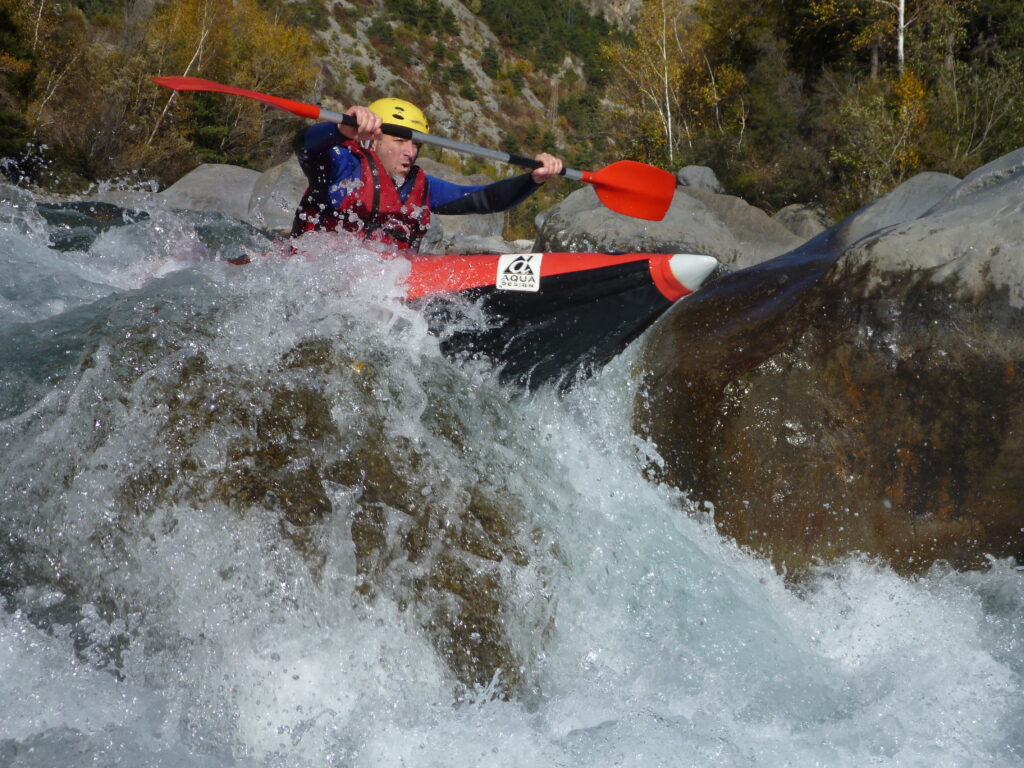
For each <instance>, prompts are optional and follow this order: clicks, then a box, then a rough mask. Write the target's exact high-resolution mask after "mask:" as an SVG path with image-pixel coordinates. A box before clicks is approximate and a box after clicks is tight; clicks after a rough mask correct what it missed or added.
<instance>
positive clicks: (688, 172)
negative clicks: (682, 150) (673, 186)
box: [676, 165, 725, 195]
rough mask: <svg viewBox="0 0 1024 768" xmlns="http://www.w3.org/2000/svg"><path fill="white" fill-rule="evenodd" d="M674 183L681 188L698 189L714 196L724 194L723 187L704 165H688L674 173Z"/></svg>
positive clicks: (713, 173) (712, 172)
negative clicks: (676, 182) (677, 183)
mask: <svg viewBox="0 0 1024 768" xmlns="http://www.w3.org/2000/svg"><path fill="white" fill-rule="evenodd" d="M676 181H678V182H679V186H681V187H690V188H692V189H700V190H703V191H704V192H713V193H714V194H716V195H722V194H725V187H723V186H722V182H720V181H719V180H718V177H717V176H716V175H715V172H714V171H713V170H711V169H710V168H708V167H707V166H706V165H688V166H686V167H685V168H680V169H679V170H678V171H677V172H676Z"/></svg>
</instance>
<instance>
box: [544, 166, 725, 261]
mask: <svg viewBox="0 0 1024 768" xmlns="http://www.w3.org/2000/svg"><path fill="white" fill-rule="evenodd" d="M535 247H536V249H537V250H538V251H575V252H587V251H596V252H612V253H614V252H616V251H618V252H645V253H702V254H706V255H708V256H714V257H715V258H717V259H718V260H719V261H720V262H722V263H723V264H728V265H732V264H736V263H737V262H738V261H739V260H740V259H741V250H740V243H739V241H738V240H737V238H736V236H735V235H733V233H732V232H731V231H730V230H729V228H728V227H727V226H726V225H725V224H724V223H723V222H722V220H721V219H720V218H718V216H716V215H715V214H714V213H713V212H712V211H711V210H710V209H709V208H708V207H707V206H706V205H705V204H704V203H702V202H701V201H699V200H697V199H696V198H695V197H693V196H692V195H685V194H678V190H677V194H676V195H675V197H674V199H673V200H672V205H671V206H670V207H669V210H668V213H667V214H665V218H664V219H662V220H661V221H644V220H642V219H634V218H631V217H629V216H623V215H621V214H618V213H615V212H614V211H612V210H609V209H608V208H606V207H605V206H604V204H603V203H601V201H600V200H598V198H597V194H596V193H595V192H594V190H593V188H591V187H590V186H585V187H582V188H581V189H578V190H576V191H575V192H573V193H572V194H570V195H569V196H568V197H566V198H565V199H564V200H563V201H562V202H561V203H559V204H558V205H557V206H555V207H554V208H552V209H551V210H550V211H548V212H547V214H546V215H545V216H544V219H543V223H542V225H541V228H540V231H539V232H538V235H537V242H536V245H535Z"/></svg>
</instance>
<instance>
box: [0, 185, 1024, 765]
mask: <svg viewBox="0 0 1024 768" xmlns="http://www.w3.org/2000/svg"><path fill="white" fill-rule="evenodd" d="M20 205H21V206H22V207H21V208H20V209H19V211H20V214H19V215H18V216H15V215H13V214H10V215H8V216H7V217H6V218H3V217H0V237H5V238H7V240H5V242H6V243H8V245H9V247H10V249H11V250H10V252H9V254H8V258H9V259H11V263H12V264H19V263H20V264H24V265H27V266H26V268H29V267H31V268H36V267H37V265H38V264H40V263H43V262H46V263H48V264H49V265H50V268H51V270H52V271H53V272H54V273H60V274H59V277H60V278H62V279H61V280H55V281H54V282H53V283H52V284H51V286H52V287H51V291H52V295H51V296H42V295H28V294H22V295H12V296H11V299H10V300H11V302H12V308H11V315H10V316H9V317H8V318H7V319H8V321H17V322H15V323H13V324H11V323H9V325H8V330H7V331H5V333H7V334H8V335H6V336H3V337H2V339H0V340H4V343H7V344H13V343H14V341H13V340H14V339H19V340H21V342H19V343H20V346H18V348H17V349H15V350H13V351H12V350H11V349H6V350H2V352H3V355H4V356H5V358H4V359H8V358H9V359H11V360H15V359H21V358H30V357H32V356H36V358H41V359H37V360H35V361H33V362H32V363H31V364H28V363H26V364H25V365H24V366H23V368H22V369H19V372H18V373H17V376H18V378H14V374H13V373H4V374H3V375H2V376H0V381H3V382H8V381H10V382H18V383H17V385H15V384H11V385H10V387H8V386H7V385H6V384H5V386H4V388H2V389H0V402H2V404H3V406H4V408H6V409H7V410H6V411H5V413H7V414H8V415H7V416H6V418H4V419H3V420H2V421H0V459H2V466H3V469H2V470H0V478H2V481H0V534H2V535H0V546H2V552H0V554H2V556H3V558H4V560H3V564H2V565H0V589H2V594H3V597H4V601H5V602H4V605H5V608H6V610H5V611H3V612H0V702H2V706H0V766H2V767H3V768H13V767H14V766H70V765H87V764H90V765H91V764H103V765H124V766H143V765H145V766H186V765H187V766H196V765H199V766H207V765H208V766H229V765H244V766H250V765H251V766H310V765H322V766H384V765H387V766H392V765H416V766H432V765H437V766H442V765H445V766H447V765H467V766H472V765H480V766H483V765H488V766H491V765H508V766H537V765H565V766H576V765H579V766H612V765H635V766H657V765H666V766H669V765H671V766H690V765H693V766H781V765H791V766H830V768H834V767H836V766H850V767H851V768H852V767H853V766H858V767H860V766H865V765H880V766H1007V765H1020V764H1024V759H1022V756H1024V708H1022V705H1021V703H1020V701H1021V695H1020V694H1021V687H1022V686H1021V674H1022V672H1024V669H1022V666H1024V662H1022V661H1021V659H1022V658H1024V654H1022V653H1021V650H1022V647H1024V629H1022V622H1021V616H1022V608H1024V579H1022V576H1021V573H1020V571H1019V570H1017V569H1015V568H1014V567H1012V566H1011V565H1009V564H1007V563H993V567H992V568H991V569H990V570H989V571H987V572H985V573H971V574H958V573H955V572H950V571H947V570H943V569H939V568H937V569H935V570H934V571H933V572H932V573H931V574H929V575H928V576H925V577H922V578H919V579H914V580H910V579H905V578H901V577H898V576H896V575H894V574H893V573H891V572H890V571H888V570H887V569H885V568H884V567H881V566H879V565H878V564H875V563H872V562H870V561H867V560H863V559H852V560H850V561H848V562H845V563H840V564H836V565H832V566H830V567H828V568H822V569H821V570H820V572H819V573H817V574H816V576H815V577H814V578H813V579H811V580H810V581H809V582H808V583H806V584H803V585H801V586H800V587H799V588H795V589H794V588H789V587H787V586H786V585H785V584H784V583H783V581H782V579H781V578H780V577H779V576H778V575H777V574H775V572H774V571H773V570H772V569H771V568H770V567H769V566H768V565H767V564H766V563H764V562H763V561H761V560H758V559H756V558H754V557H752V556H750V555H749V554H748V553H745V552H742V551H740V550H738V549H737V548H736V547H735V546H733V545H732V544H731V543H730V542H728V541H726V540H723V539H722V538H721V537H720V536H718V534H717V533H716V532H715V529H714V526H713V524H712V522H711V520H710V512H709V511H708V510H705V509H703V508H702V507H701V505H700V504H699V503H696V502H699V499H698V500H691V499H689V498H687V497H686V496H684V495H683V494H681V493H680V492H679V491H677V490H675V489H673V488H671V487H668V486H665V485H661V484H659V483H658V482H657V481H656V480H654V479H652V477H653V473H652V472H650V471H649V470H650V468H651V467H652V466H654V465H656V464H657V463H658V461H659V457H658V456H657V453H656V451H655V449H654V448H653V446H651V445H649V444H647V443H645V442H644V441H643V440H641V439H639V438H638V437H637V436H636V435H635V434H634V433H633V432H632V430H631V428H630V414H631V407H632V399H633V392H634V388H633V379H632V377H631V365H632V363H633V351H627V353H626V354H625V355H623V356H621V357H620V358H619V359H617V360H616V361H615V362H614V363H613V364H612V365H611V366H609V368H607V369H606V370H605V371H603V372H602V373H601V374H600V375H599V376H598V377H596V378H595V379H594V380H592V381H590V382H588V383H586V384H585V385H583V386H580V387H578V388H577V389H576V390H574V391H573V392H571V393H570V394H569V395H568V396H567V397H558V396H556V395H555V394H554V393H552V392H547V391H543V390H542V391H540V392H538V393H536V394H534V395H530V396H526V395H524V394H522V393H510V392H508V391H506V390H503V389H502V388H501V387H500V386H499V385H498V384H497V383H496V382H495V381H494V380H493V378H492V377H491V376H490V375H489V369H488V368H487V366H486V365H484V364H482V363H472V364H465V365H456V364H453V363H451V362H449V361H447V360H445V359H444V358H443V357H442V356H441V355H440V353H439V352H438V344H437V341H436V339H434V338H433V337H432V336H431V335H430V334H429V333H428V332H427V327H426V324H425V322H424V321H423V318H422V317H421V316H420V315H418V314H417V313H416V312H415V311H413V310H411V309H409V308H407V307H403V306H402V305H400V304H398V303H397V302H396V301H395V300H394V298H395V296H396V295H397V289H396V288H395V284H396V281H397V280H398V279H399V278H400V277H401V275H402V273H403V269H404V268H405V267H403V264H402V262H400V261H395V262H386V263H385V262H381V261H380V260H379V259H377V257H376V255H375V254H373V253H370V252H369V251H366V250H365V249H362V250H361V249H359V248H358V247H351V248H350V250H349V252H347V253H344V254H342V255H339V254H338V253H337V252H336V251H334V250H331V249H330V248H329V247H328V242H327V240H326V239H324V238H318V237H316V236H310V237H309V238H307V239H306V241H305V246H306V247H305V250H306V251H307V252H308V253H309V255H310V257H311V258H308V259H307V258H304V257H296V258H291V259H257V260H256V261H255V263H254V264H252V265H250V266H249V267H246V268H233V267H228V266H226V265H224V264H221V263H215V262H213V261H210V260H209V259H208V258H207V257H208V256H209V254H210V252H211V250H214V249H213V248H212V247H211V246H210V244H209V243H208V242H206V241H204V240H203V239H202V238H201V236H200V233H199V232H198V231H197V229H196V228H195V227H194V226H192V225H191V224H189V223H188V221H187V220H186V219H185V218H183V217H178V215H176V214H169V213H167V212H154V213H153V217H152V218H151V219H149V220H148V223H147V222H136V223H135V224H132V225H129V226H126V227H122V228H116V229H112V230H109V231H108V232H106V233H104V234H103V235H101V236H100V237H98V238H97V239H96V241H95V242H94V244H93V246H92V247H91V248H90V250H89V251H88V252H74V253H63V254H62V253H57V252H56V251H52V250H49V249H47V245H46V243H45V242H41V241H40V240H39V233H38V229H36V230H33V229H32V227H33V226H38V222H35V223H34V224H32V222H34V220H33V219H32V212H31V210H26V209H25V201H24V200H22V201H21V203H20ZM29 207H30V206H29ZM161 233H169V234H168V235H167V237H168V239H165V240H161V238H160V237H159V235H160V234H161ZM175 238H176V239H175ZM242 239H243V238H242V237H241V236H240V237H239V241H240V243H239V244H240V245H242V243H241V240H242ZM171 242H173V246H172V245H170V243H171ZM268 246H269V244H268ZM246 247H251V244H248V245H246ZM40 249H42V250H40ZM182 254H186V255H188V257H187V258H185V259H175V260H174V261H175V267H178V266H182V265H183V266H184V269H180V270H177V271H175V273H174V274H172V275H170V276H166V277H161V276H159V274H160V273H161V269H160V265H161V264H162V263H163V262H164V261H166V258H167V257H174V256H181V255H182ZM136 256H138V257H139V260H140V263H145V264H146V270H150V269H152V268H153V267H156V268H155V269H152V271H150V272H148V273H147V272H145V271H136V269H135V265H134V263H133V258H135V257H136ZM60 265H65V266H66V271H64V270H61V269H58V268H57V267H59V266H60ZM83 270H85V271H86V272H83ZM83 274H88V275H89V282H90V284H92V285H101V286H103V289H102V292H101V294H100V295H98V296H94V297H90V296H88V295H84V294H82V293H81V292H77V290H76V289H75V288H74V287H73V286H76V285H78V282H77V281H78V280H79V279H81V278H82V275H83ZM65 281H70V282H65ZM47 301H52V302H64V306H63V307H60V306H58V305H56V304H46V302H47ZM16 312H23V313H25V314H24V315H23V316H18V315H16V314H15V313H16ZM25 320H32V322H25ZM54 338H59V339H61V340H63V341H62V344H63V346H57V345H55V342H52V339H54ZM310 339H314V340H318V341H320V340H327V341H326V344H327V346H328V348H329V351H330V353H331V354H332V355H334V356H335V357H336V358H337V359H340V360H343V361H349V362H347V363H346V364H343V365H340V366H338V367H337V368H336V369H331V370H330V371H329V372H325V369H323V368H320V369H316V370H314V369H311V368H306V367H302V366H291V365H289V364H287V361H288V360H290V359H293V357H294V356H295V355H296V350H301V349H304V348H305V347H304V345H307V344H308V343H309V341H310ZM25 340H28V342H26V341H25ZM47 340H50V341H47ZM30 342H31V343H30ZM68 350H71V352H69V351H68ZM16 353H17V354H16ZM72 353H73V354H72ZM51 357H52V359H50V358H51ZM69 357H70V358H73V359H74V364H73V365H71V364H66V365H64V367H61V361H62V360H64V358H69ZM199 360H201V361H202V362H201V365H200V363H198V362H196V361H199ZM282 361H285V363H282ZM197 366H198V367H197ZM194 369H195V370H200V371H201V372H200V373H199V374H194V373H190V371H193V370H194ZM367 370H369V371H371V373H366V372H365V371H367ZM197 379H198V380H200V383H201V385H202V386H201V387H200V388H198V389H195V390H194V391H193V389H192V388H195V387H197V386H199V385H197V384H196V383H195V382H196V381H197ZM15 386H16V389H17V391H16V392H15V391H14V389H13V388H15ZM313 387H315V390H316V392H317V393H323V395H324V396H325V397H326V398H327V399H328V401H329V402H330V404H331V407H330V417H331V420H332V423H334V424H335V425H337V427H338V430H339V432H340V434H342V435H343V436H351V438H352V439H353V440H355V439H357V438H358V439H360V440H372V439H374V438H375V437H380V438H383V439H385V440H387V441H407V442H408V443H409V444H411V445H414V446H418V448H417V451H418V453H417V454H416V455H417V456H423V457H424V458H423V461H424V462H425V467H426V468H425V469H422V468H421V469H417V468H416V467H414V466H411V465H410V466H402V465H401V464H400V463H399V465H396V466H399V471H400V472H402V473H403V474H402V475H401V477H400V479H401V480H402V481H404V482H408V483H409V484H415V487H416V488H418V489H419V493H421V495H422V496H423V499H424V503H434V504H442V505H443V504H446V503H449V502H450V503H451V504H452V505H455V503H456V501H457V500H458V499H459V498H461V497H464V496H466V495H468V494H469V493H470V492H471V490H472V489H474V488H478V487H497V488H500V489H502V493H503V494H504V495H507V496H509V497H513V498H515V499H516V500H517V503H518V506H519V508H521V514H522V518H523V519H522V520H521V521H519V522H518V525H519V528H517V529H516V530H518V533H517V534H516V535H517V536H518V537H519V543H520V545H521V546H522V548H523V549H524V551H526V552H528V553H529V555H530V566H529V567H525V568H521V569H517V570H508V571H505V572H503V574H504V575H503V578H504V579H505V582H504V583H505V585H506V588H507V592H508V595H509V597H508V606H507V608H506V609H505V612H504V614H503V622H504V624H505V627H506V630H507V634H508V637H509V642H510V644H511V646H512V647H513V649H514V650H515V651H516V653H517V657H518V658H519V659H521V660H522V665H523V669H522V670H519V672H520V674H521V676H522V678H523V680H525V684H524V686H523V688H522V692H521V693H520V694H518V695H516V696H514V697H512V698H511V699H508V700H507V699H506V698H504V697H503V696H502V695H501V691H502V688H501V685H500V683H501V680H500V675H499V676H498V678H496V679H495V680H493V681H492V683H491V685H479V686H476V687H475V688H473V687H469V688H467V687H466V686H465V685H463V684H460V683H458V682H457V680H456V679H455V676H454V675H453V672H452V670H451V669H450V668H449V665H448V664H447V663H446V661H445V659H444V658H443V657H442V655H441V654H440V653H439V652H438V649H437V646H436V644H435V643H434V642H432V638H431V637H430V635H429V633H428V631H427V629H426V627H427V626H428V622H425V621H424V615H425V613H429V611H430V610H431V608H432V606H429V605H427V606H423V605H420V606H415V605H412V606H411V607H410V605H407V603H414V602H415V601H414V599H413V597H412V595H411V593H410V592H409V591H408V584H409V583H411V582H413V581H415V579H416V578H417V575H418V574H417V572H416V568H417V565H416V564H415V563H412V562H398V563H393V564H392V567H393V572H391V573H390V575H388V576H386V578H382V580H381V582H380V584H379V585H378V586H380V585H381V584H382V585H384V586H385V587H388V585H390V587H389V589H380V590H379V594H378V595H377V597H376V598H375V599H367V598H365V597H364V596H363V595H362V594H360V593H359V591H358V590H357V589H356V586H357V584H358V577H357V553H356V552H355V547H354V544H353V538H352V532H351V526H352V516H353V515H354V514H356V513H357V510H358V505H357V502H358V498H359V496H360V494H361V493H364V492H365V491H366V490H367V489H365V488H359V487H357V486H352V485H346V484H343V483H335V484H332V485H330V487H329V488H328V493H329V497H330V502H331V507H332V508H333V512H332V513H331V514H330V515H328V516H327V517H326V518H325V519H323V520H322V521H321V522H319V523H317V524H316V525H315V526H313V527H312V528H311V529H307V530H308V531H309V533H308V534H307V535H306V536H307V537H306V538H303V539H299V538H295V537H293V538H289V537H288V536H285V535H283V534H284V533H288V532H290V533H294V531H292V530H291V529H288V528H287V525H285V524H284V523H283V522H282V517H281V515H280V514H279V511H278V510H276V509H275V508H273V505H268V504H264V505H260V504H252V505H249V506H247V507H245V509H244V511H243V512H242V513H241V514H240V513H239V512H238V510H237V509H233V508H231V507H230V505H229V504H228V503H227V502H226V501H225V500H224V495H223V494H222V493H220V492H219V490H218V489H219V485H218V481H217V477H218V473H226V472H227V471H228V467H227V466H226V465H225V458H224V457H225V453H226V452H230V450H232V449H231V446H233V445H234V444H235V443H236V442H237V441H239V440H242V439H244V438H245V437H246V435H247V434H249V433H247V432H246V427H245V425H244V424H242V423H241V421H240V419H243V418H244V413H245V412H246V410H247V409H251V410H252V411H253V412H255V411H258V410H260V409H266V407H267V404H268V402H270V401H271V399H272V394H271V392H272V391H278V390H281V391H284V390H289V389H290V390H303V389H304V388H313ZM176 394H177V395H180V398H179V400H180V402H179V400H176V398H175V395H176ZM439 402H446V403H448V404H450V405H451V407H452V408H451V410H452V412H451V413H447V412H442V411H439V406H438V403H439ZM182 403H185V405H182ZM246 404H248V406H246ZM186 405H187V408H186ZM185 412H187V414H188V418H189V419H191V421H188V422H187V423H186V422H185V416H183V415H182V413H185ZM239 414H242V415H239ZM183 424H184V426H182V425H183ZM258 429H259V428H257V430H256V431H258ZM374 430H376V431H378V432H379V433H380V434H379V435H376V436H375V435H373V434H368V433H371V432H373V431H374ZM186 437H187V438H188V439H185V438H186ZM179 438H180V439H179ZM268 439H270V438H268ZM226 446H227V448H226ZM343 450H346V449H343ZM292 461H300V459H294V458H293V459H292ZM181 467H188V468H190V469H189V470H188V471H187V472H185V471H183V470H182V469H181ZM299 469H301V467H300V468H299ZM128 508H130V509H132V510H133V511H132V513H131V514H126V513H125V511H124V510H125V509H128ZM387 519H388V520H389V521H390V524H391V525H392V526H398V528H396V531H397V533H396V535H398V534H401V530H400V526H401V524H402V523H401V515H397V516H392V517H389V518H387ZM300 541H301V545H300V544H299V543H297V542H300ZM310 553H319V555H321V557H320V558H319V559H317V558H316V557H313V556H312V555H311V554H310ZM388 579H390V581H388ZM438 599H439V600H440V599H442V598H438Z"/></svg>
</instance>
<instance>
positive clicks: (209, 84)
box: [153, 76, 320, 120]
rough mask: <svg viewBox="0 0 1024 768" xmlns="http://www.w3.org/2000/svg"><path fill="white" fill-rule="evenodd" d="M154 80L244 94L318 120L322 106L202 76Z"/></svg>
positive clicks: (173, 86)
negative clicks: (248, 89) (218, 81)
mask: <svg viewBox="0 0 1024 768" xmlns="http://www.w3.org/2000/svg"><path fill="white" fill-rule="evenodd" d="M153 82H154V83H156V84H157V85H162V86H163V87H164V88H170V89H171V90H172V91H214V92H216V93H230V94H231V95H232V96H244V97H245V98H247V99H256V101H262V102H263V103H264V104H269V105H270V106H272V107H276V108H277V109H280V110H283V111H285V112H291V113H292V114H293V115H298V116H299V117H306V118H309V119H310V120H316V119H318V118H319V117H320V107H318V106H316V105H315V104H303V103H302V102H301V101H292V100H291V99H281V98H278V97H277V96H268V95H267V94H265V93H257V92H256V91H247V90H245V89H244V88H235V87H234V86H233V85H223V84H221V83H215V82H213V80H204V79H203V78H201V77H175V76H171V77H154V78H153Z"/></svg>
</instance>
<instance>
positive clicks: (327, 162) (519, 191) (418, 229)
mask: <svg viewBox="0 0 1024 768" xmlns="http://www.w3.org/2000/svg"><path fill="white" fill-rule="evenodd" d="M347 114H349V115H352V116H353V117H354V118H355V119H356V122H357V125H356V126H355V127H350V126H346V125H341V124H340V123H315V124H313V125H310V126H308V127H306V128H304V129H303V130H302V131H300V132H299V133H298V134H297V135H296V137H295V154H296V157H297V158H298V160H299V165H300V166H301V167H302V170H303V172H304V173H305V174H306V178H307V179H308V180H309V187H308V188H307V189H306V192H305V194H304V195H303V198H302V201H301V202H300V204H299V208H298V210H297V211H296V213H295V221H294V222H293V224H292V235H293V236H297V235H300V234H302V233H303V232H308V231H310V230H327V231H331V232H333V231H337V230H345V231H348V232H353V233H356V234H361V235H363V236H364V237H366V238H368V239H371V240H375V241H378V242H382V243H385V244H387V245H393V246H396V247H398V248H402V249H409V250H416V249H417V248H418V247H419V244H420V241H421V240H422V239H423V236H424V235H426V233H427V230H428V229H429V228H430V215H431V213H440V214H446V215H451V214H467V213H496V212H498V211H504V210H506V209H508V208H511V207H512V206H514V205H516V204H518V203H520V202H522V201H523V200H525V199H526V198H527V197H529V196H530V195H531V194H533V193H534V192H535V191H536V190H537V189H538V188H539V187H540V185H541V184H543V183H544V182H546V181H547V180H548V179H550V178H551V177H552V176H557V175H558V174H559V173H561V171H562V161H561V160H560V159H559V158H557V157H554V156H552V155H549V154H547V153H543V152H542V153H540V154H538V155H535V156H534V159H536V160H537V161H538V162H540V163H541V164H542V165H541V166H540V167H539V168H537V169H536V170H534V171H532V172H530V173H524V174H522V175H520V176H514V177H512V178H509V179H502V180H501V181H496V182H493V183H491V184H485V185H477V186H466V185H461V184H454V183H452V182H450V181H445V180H444V179H439V178H437V177H436V176H428V175H427V174H426V173H424V172H423V171H422V170H421V169H420V168H419V167H418V166H417V165H416V157H417V155H418V154H419V151H420V145H419V144H418V143H416V142H414V141H411V140H410V139H400V138H397V137H395V136H388V135H385V134H383V133H381V125H382V124H383V123H385V122H386V123H393V124H397V125H403V126H408V127H409V128H412V129H414V130H417V131H420V132H421V133H429V130H430V129H429V126H428V125H427V120H426V118H425V117H424V115H423V112H421V111H420V109H419V108H418V107H416V106H415V105H413V104H411V103H410V102H408V101H404V100H402V99H393V98H385V99H378V100H377V101H375V102H373V103H372V104H370V106H369V107H363V106H354V107H351V108H350V109H349V110H348V112H347Z"/></svg>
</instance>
